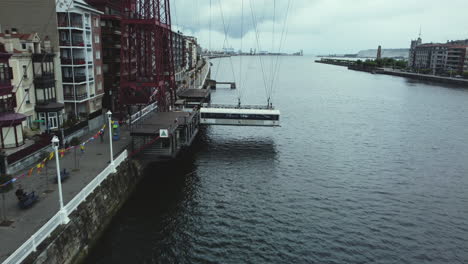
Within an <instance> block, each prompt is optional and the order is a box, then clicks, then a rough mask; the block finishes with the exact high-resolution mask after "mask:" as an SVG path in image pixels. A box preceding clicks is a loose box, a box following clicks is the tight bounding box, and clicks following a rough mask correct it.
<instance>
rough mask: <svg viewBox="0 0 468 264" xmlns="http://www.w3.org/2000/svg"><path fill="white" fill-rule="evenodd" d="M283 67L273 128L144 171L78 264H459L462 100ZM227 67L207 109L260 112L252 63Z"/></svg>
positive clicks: (466, 120)
mask: <svg viewBox="0 0 468 264" xmlns="http://www.w3.org/2000/svg"><path fill="white" fill-rule="evenodd" d="M262 62H263V64H264V67H263V72H265V74H267V75H268V74H269V73H270V72H271V63H270V62H271V58H268V57H263V61H262ZM281 62H282V63H281V68H280V70H279V74H278V80H277V83H278V86H277V88H275V90H274V91H275V92H274V97H273V103H274V105H275V106H276V107H277V108H278V109H280V110H281V113H282V117H281V123H282V126H281V127H279V128H253V127H214V126H213V127H208V128H206V129H205V130H203V131H202V132H201V133H200V135H199V138H198V139H197V140H196V142H195V145H194V146H193V148H192V149H191V152H190V153H187V154H186V155H184V156H183V157H182V158H181V159H179V160H177V161H175V162H172V163H167V164H153V165H151V166H150V167H149V168H148V170H147V172H146V177H145V178H144V179H143V180H142V182H141V184H140V185H139V186H138V187H137V190H136V192H135V193H134V195H133V196H132V197H131V199H130V200H129V201H128V202H127V203H126V204H125V205H124V207H123V208H122V210H121V211H120V212H119V214H118V215H117V216H116V217H115V219H113V221H112V224H111V225H110V227H109V229H108V230H107V231H106V232H105V233H104V235H103V237H102V239H101V240H100V241H99V243H98V246H97V247H96V248H94V250H93V251H92V252H91V255H90V257H89V258H88V259H87V261H86V262H87V263H233V264H234V263H468V140H467V138H468V89H462V88H456V87H449V86H441V85H438V84H430V83H420V82H416V81H412V80H408V79H405V78H400V77H391V76H385V75H372V74H368V73H363V72H355V71H348V70H347V69H346V68H342V67H338V66H332V65H324V64H317V63H314V58H313V57H307V56H305V57H282V58H281ZM231 63H232V65H233V66H234V67H233V68H234V73H235V74H236V77H237V81H238V86H239V76H240V74H239V71H242V72H243V74H242V80H243V83H244V85H243V87H244V88H241V89H239V90H240V92H237V91H233V90H230V89H218V90H216V91H215V92H213V95H212V97H213V101H214V102H215V103H237V97H238V94H242V98H243V99H242V102H243V103H244V104H265V101H266V99H265V98H266V96H265V87H264V82H263V78H262V67H261V63H260V60H259V58H258V57H244V58H243V67H242V68H240V66H239V65H240V58H239V57H236V58H232V61H231V59H218V60H213V76H214V77H216V79H217V80H218V81H232V80H233V77H232V76H233V73H232V72H233V71H232V68H231ZM246 73H248V74H246Z"/></svg>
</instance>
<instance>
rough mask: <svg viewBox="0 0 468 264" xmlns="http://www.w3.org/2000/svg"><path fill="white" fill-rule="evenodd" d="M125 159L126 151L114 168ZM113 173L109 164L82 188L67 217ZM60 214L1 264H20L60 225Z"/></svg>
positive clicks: (71, 203) (74, 199) (69, 208)
mask: <svg viewBox="0 0 468 264" xmlns="http://www.w3.org/2000/svg"><path fill="white" fill-rule="evenodd" d="M126 159H127V150H124V151H123V152H122V153H121V154H120V155H119V156H118V157H117V158H116V159H115V160H114V163H115V167H118V166H119V165H120V164H121V163H122V162H123V161H124V160H126ZM112 172H113V166H112V165H110V164H109V166H107V167H106V168H105V169H104V170H103V171H102V172H101V173H99V174H98V176H96V177H95V178H94V179H93V180H92V181H91V182H90V183H89V184H88V185H86V187H84V188H83V189H82V190H81V191H80V192H79V193H78V194H77V195H76V196H75V197H74V198H73V199H72V200H71V201H70V202H69V203H68V204H67V205H66V206H65V208H64V209H65V211H66V213H67V215H68V216H70V214H71V213H72V212H73V211H74V210H75V209H76V208H78V206H79V205H80V204H81V203H82V202H84V201H85V200H86V198H87V197H88V196H89V195H90V194H91V193H93V191H94V190H95V189H96V188H97V187H99V186H100V185H101V183H102V182H103V181H104V180H105V179H106V178H107V177H108V176H109V175H110V174H112ZM62 217H63V215H62V213H61V212H57V213H56V214H55V215H54V216H53V217H52V218H51V219H50V220H49V221H47V223H46V224H45V225H43V226H42V227H41V228H40V229H39V230H38V231H37V232H36V233H35V234H34V235H32V236H31V237H30V238H29V239H28V240H26V242H24V243H23V245H21V246H20V247H19V248H18V249H17V250H16V251H15V252H13V254H11V255H10V256H9V257H8V258H7V259H6V260H5V261H4V262H3V264H14V263H21V262H22V261H23V260H24V259H25V258H26V257H28V256H29V254H31V253H32V252H35V251H36V248H37V246H38V245H39V244H41V243H42V241H44V240H45V239H46V238H47V237H49V236H50V235H51V234H52V232H54V231H55V229H56V228H57V227H58V226H60V225H61V224H62Z"/></svg>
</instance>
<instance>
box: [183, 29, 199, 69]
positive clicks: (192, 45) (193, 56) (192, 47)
mask: <svg viewBox="0 0 468 264" xmlns="http://www.w3.org/2000/svg"><path fill="white" fill-rule="evenodd" d="M197 52H198V44H197V39H196V38H195V37H190V36H186V37H185V60H186V62H185V69H186V70H192V69H194V68H195V67H196V66H197V60H198V55H197Z"/></svg>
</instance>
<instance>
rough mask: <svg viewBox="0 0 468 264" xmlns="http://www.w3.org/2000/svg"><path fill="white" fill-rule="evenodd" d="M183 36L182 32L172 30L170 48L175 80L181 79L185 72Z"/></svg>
mask: <svg viewBox="0 0 468 264" xmlns="http://www.w3.org/2000/svg"><path fill="white" fill-rule="evenodd" d="M185 48H186V46H185V37H184V35H183V34H182V32H180V31H177V32H172V49H173V55H174V71H175V78H176V82H179V81H181V80H182V79H183V76H184V75H183V74H184V72H185V56H186V54H185Z"/></svg>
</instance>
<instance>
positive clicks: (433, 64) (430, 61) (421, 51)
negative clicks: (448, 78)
mask: <svg viewBox="0 0 468 264" xmlns="http://www.w3.org/2000/svg"><path fill="white" fill-rule="evenodd" d="M421 42H422V41H421V38H418V40H417V41H412V42H411V48H410V57H409V61H408V66H409V67H411V68H412V69H414V70H416V71H419V70H430V73H432V74H442V73H446V72H450V73H452V72H456V73H457V74H462V73H463V72H464V71H467V70H468V63H467V62H468V60H467V48H468V40H457V41H447V43H426V44H421Z"/></svg>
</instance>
